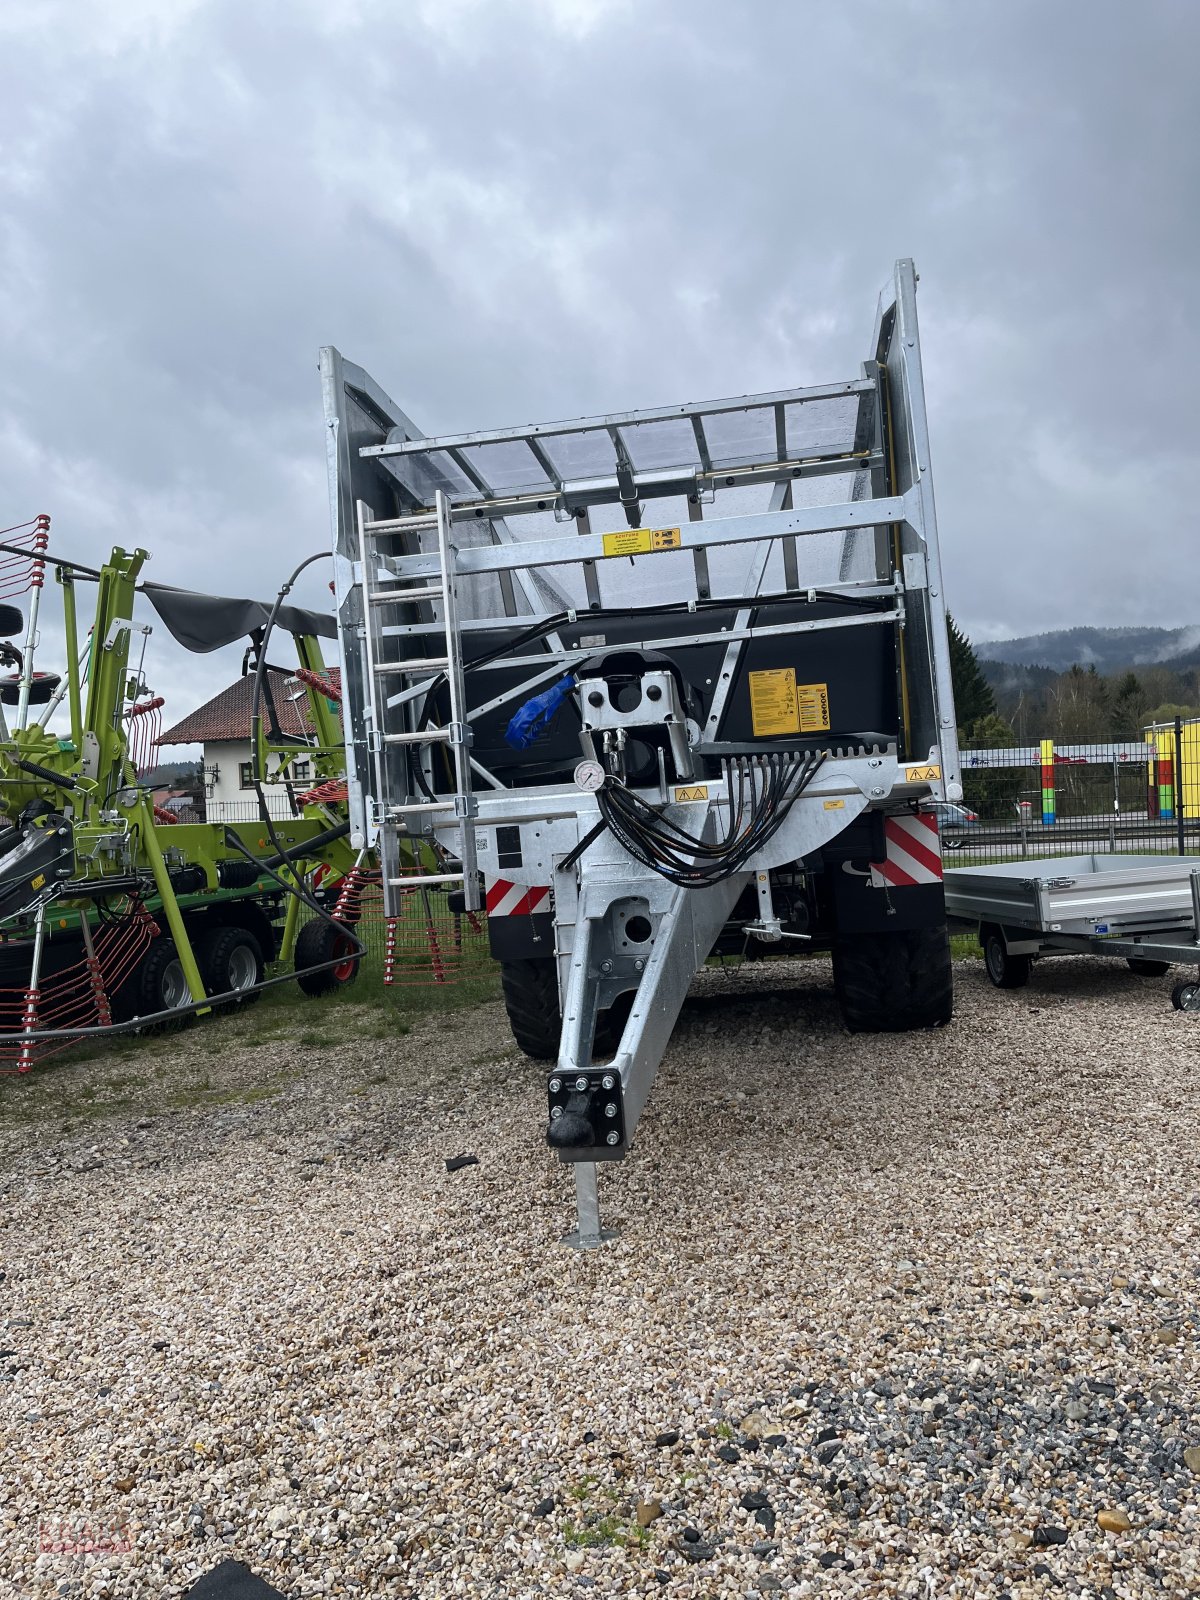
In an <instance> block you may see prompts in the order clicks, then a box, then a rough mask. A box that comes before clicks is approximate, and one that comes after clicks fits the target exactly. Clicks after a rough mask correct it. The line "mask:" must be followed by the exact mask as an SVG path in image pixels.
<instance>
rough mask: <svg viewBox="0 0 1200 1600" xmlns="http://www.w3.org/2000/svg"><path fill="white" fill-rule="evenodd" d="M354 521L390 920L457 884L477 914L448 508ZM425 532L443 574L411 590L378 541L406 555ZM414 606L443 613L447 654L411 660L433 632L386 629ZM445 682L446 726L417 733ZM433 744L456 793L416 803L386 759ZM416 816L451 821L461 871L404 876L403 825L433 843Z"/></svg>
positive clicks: (362, 513) (361, 514) (416, 753)
mask: <svg viewBox="0 0 1200 1600" xmlns="http://www.w3.org/2000/svg"><path fill="white" fill-rule="evenodd" d="M357 514H358V539H359V570H360V573H361V577H360V584H361V590H362V614H363V621H364V634H365V643H366V662H367V676H368V680H369V681H368V685H367V691H368V701H369V705H368V710H369V715H370V720H371V728H370V730H369V734H368V744H369V746H370V749H371V751H372V755H373V758H374V764H375V780H376V805H377V810H378V815H377V820H378V823H379V831H380V843H381V847H382V849H381V854H382V857H383V889H384V908H385V911H386V913H387V914H388V915H389V916H394V915H396V914H398V912H399V909H400V907H399V904H398V902H399V892H400V891H403V890H408V889H426V888H429V887H431V886H433V885H437V884H454V883H461V884H462V886H463V896H464V906H465V908H466V910H468V911H478V910H479V909H480V906H481V904H482V895H481V892H480V885H479V875H478V872H477V870H476V848H475V822H474V819H475V816H476V814H477V811H478V802H477V801H476V799H475V797H474V795H473V794H472V792H471V729H470V726H469V724H468V723H467V719H466V696H465V691H464V682H463V655H462V634H461V633H460V631H459V625H458V592H457V576H456V573H455V570H454V556H455V546H454V541H453V538H452V535H451V524H450V502H449V501H448V500H447V498H446V496H445V495H444V494H443V493H442V491H441V490H440V489H439V490H438V491H437V493H436V496H435V500H434V508H433V510H432V511H419V512H415V513H413V514H411V515H406V516H401V517H387V518H383V519H377V518H376V517H375V516H374V515H373V513H372V510H371V507H370V506H368V505H367V504H366V502H365V501H362V500H360V501H358V502H357ZM429 533H435V534H436V539H437V558H438V573H437V577H436V578H434V579H431V580H426V579H422V580H420V581H419V582H416V583H413V584H405V583H403V582H402V580H401V579H399V578H398V577H397V576H396V574H395V571H394V565H393V557H394V555H395V554H397V553H399V552H395V551H393V552H390V553H389V552H388V551H385V550H384V549H382V548H381V547H380V546H381V541H388V542H392V541H394V540H395V539H396V537H397V536H401V537H404V538H406V539H408V538H411V539H412V541H413V542H414V548H413V549H412V550H405V551H404V552H403V554H406V555H407V554H417V553H418V551H417V549H416V545H417V544H418V543H419V541H420V538H421V535H422V534H429ZM408 605H414V606H415V605H422V606H426V605H427V606H430V607H440V609H441V623H442V633H443V635H444V639H445V652H444V654H443V655H440V656H426V655H417V654H415V653H408V651H409V647H411V646H413V645H414V644H415V643H416V641H417V640H418V639H423V638H428V637H430V635H428V634H421V635H416V634H414V633H413V631H412V628H411V626H408V625H405V624H400V625H396V624H395V623H391V622H389V623H387V624H386V625H385V624H384V623H383V621H382V620H381V619H382V616H383V614H384V611H385V608H387V607H389V606H408ZM442 678H444V680H445V683H446V686H447V689H448V699H449V708H450V716H449V719H448V721H447V722H445V723H444V724H442V725H440V726H429V725H427V726H425V727H421V726H418V723H419V722H420V721H423V720H424V710H423V707H424V701H425V699H426V697H427V695H428V694H429V692H430V690H431V689H433V688H435V687H436V686H437V685H438V682H439V680H440V679H442ZM404 680H408V681H407V684H406V686H405V687H402V688H400V689H394V685H395V684H396V682H397V681H400V682H402V683H403V682H404ZM397 724H401V725H399V726H398V725H397ZM437 745H443V746H445V747H447V748H448V749H449V751H450V756H451V760H452V762H453V767H454V793H453V794H448V795H445V796H443V797H441V798H439V799H435V800H419V799H416V798H414V796H413V794H412V793H411V792H410V790H409V787H408V785H407V783H405V782H403V781H402V780H400V779H399V778H398V776H397V770H398V768H399V766H400V764H398V763H396V762H394V761H390V760H389V759H388V757H389V753H390V752H391V751H393V750H395V748H396V747H397V746H408V747H410V748H411V750H412V755H413V757H414V759H416V760H420V759H421V754H422V752H423V751H425V750H431V749H432V748H433V747H435V746H437ZM405 765H407V764H405ZM410 819H411V820H412V822H414V823H418V824H426V823H428V824H436V822H437V821H438V820H439V819H443V820H445V821H447V822H449V821H451V820H453V823H454V825H455V827H456V830H457V833H458V838H459V850H458V855H459V862H460V866H461V870H460V871H458V872H433V873H422V872H406V873H403V874H402V873H401V872H400V842H401V836H400V828H401V827H402V826H403V827H404V828H405V830H406V836H407V837H408V838H409V839H410V840H411V841H413V842H414V843H415V842H417V841H419V840H420V839H421V838H422V837H425V838H428V837H429V834H428V833H427V832H425V831H424V829H423V828H422V829H421V830H420V831H418V828H414V827H410V826H409V822H410Z"/></svg>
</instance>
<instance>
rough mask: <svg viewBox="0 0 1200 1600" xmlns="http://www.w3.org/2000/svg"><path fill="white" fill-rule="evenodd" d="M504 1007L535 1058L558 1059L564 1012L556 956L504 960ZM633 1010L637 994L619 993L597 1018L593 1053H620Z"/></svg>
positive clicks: (520, 1041) (518, 1036) (517, 1035)
mask: <svg viewBox="0 0 1200 1600" xmlns="http://www.w3.org/2000/svg"><path fill="white" fill-rule="evenodd" d="M500 984H501V987H502V988H503V990H504V1009H505V1010H506V1011H507V1012H508V1021H509V1026H510V1027H511V1029H512V1036H513V1038H514V1039H515V1040H516V1042H517V1045H518V1046H519V1047H520V1049H522V1050H523V1051H524V1052H525V1054H526V1055H527V1056H532V1057H533V1059H534V1060H535V1061H557V1060H558V1047H559V1043H560V1041H561V1039H562V1011H561V1009H560V1007H559V1003H558V972H557V970H556V967H555V962H554V957H553V956H534V957H527V958H524V959H522V960H517V961H502V962H501V963H500ZM632 1009H633V995H632V993H630V994H623V995H619V996H618V997H617V999H616V1000H615V1001H614V1002H613V1004H612V1005H611V1006H610V1007H609V1008H608V1010H607V1011H602V1012H601V1013H600V1015H599V1016H598V1017H597V1019H596V1034H595V1038H594V1039H593V1041H592V1052H593V1054H594V1055H596V1056H611V1055H615V1054H616V1050H617V1046H618V1045H619V1044H620V1042H621V1035H622V1033H623V1032H624V1031H625V1023H626V1021H627V1020H628V1017H629V1013H630V1011H631V1010H632Z"/></svg>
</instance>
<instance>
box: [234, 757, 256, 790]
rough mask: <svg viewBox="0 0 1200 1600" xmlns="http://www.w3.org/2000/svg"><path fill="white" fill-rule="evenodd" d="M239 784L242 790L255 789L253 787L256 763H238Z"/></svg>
mask: <svg viewBox="0 0 1200 1600" xmlns="http://www.w3.org/2000/svg"><path fill="white" fill-rule="evenodd" d="M238 784H239V787H240V788H243V789H253V787H254V763H253V761H239V762H238Z"/></svg>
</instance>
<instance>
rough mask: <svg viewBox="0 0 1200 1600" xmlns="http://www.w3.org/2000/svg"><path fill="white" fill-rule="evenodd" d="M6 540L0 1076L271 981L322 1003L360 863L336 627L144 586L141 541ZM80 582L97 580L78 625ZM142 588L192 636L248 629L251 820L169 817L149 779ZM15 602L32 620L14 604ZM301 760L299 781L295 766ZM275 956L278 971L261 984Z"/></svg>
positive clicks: (349, 945)
mask: <svg viewBox="0 0 1200 1600" xmlns="http://www.w3.org/2000/svg"><path fill="white" fill-rule="evenodd" d="M5 532H6V534H7V535H8V542H7V543H4V544H0V599H2V603H0V665H2V666H4V667H7V668H8V669H9V671H8V673H7V675H6V676H3V677H0V1070H9V1071H11V1070H14V1069H15V1070H17V1071H28V1070H29V1069H30V1068H31V1067H32V1066H34V1065H35V1064H36V1063H38V1062H40V1061H43V1060H45V1059H46V1058H47V1057H48V1056H50V1055H53V1054H55V1053H56V1052H57V1051H59V1050H62V1049H64V1048H65V1047H67V1046H68V1045H70V1044H71V1043H72V1042H74V1041H76V1040H78V1039H81V1038H87V1037H91V1036H95V1035H104V1034H107V1033H113V1032H121V1031H125V1030H129V1029H137V1028H152V1027H155V1026H161V1025H163V1024H164V1023H166V1022H169V1021H171V1020H181V1019H182V1018H184V1017H186V1016H187V1015H189V1014H194V1013H197V1012H203V1011H207V1010H210V1009H213V1008H215V1007H217V1006H220V1005H223V1004H230V1003H235V1002H238V1001H246V1000H248V999H250V998H251V997H253V996H255V995H257V994H258V993H259V992H261V990H262V989H264V988H265V987H268V986H269V985H271V984H274V983H279V982H285V981H291V980H292V979H295V980H297V981H298V982H299V983H300V985H301V987H302V988H303V989H305V990H306V992H308V993H312V994H316V993H323V992H326V991H327V990H329V989H332V988H335V987H336V986H338V985H339V984H343V983H349V982H350V981H352V979H353V978H354V977H355V975H356V973H357V969H358V963H359V961H360V959H361V956H362V953H363V948H364V947H363V944H362V942H361V940H360V939H359V937H358V936H357V934H356V933H355V931H354V929H355V926H356V924H357V922H358V919H359V916H360V914H361V909H362V905H361V903H362V898H363V895H364V892H365V891H367V890H368V889H369V886H370V884H371V881H372V873H371V865H372V863H371V861H370V858H369V857H368V855H367V853H366V852H365V851H364V850H363V849H361V848H359V849H357V850H356V849H355V848H354V846H352V844H351V843H350V840H349V833H350V823H349V820H348V814H347V807H346V799H345V796H346V785H345V753H344V746H343V741H342V732H341V723H340V716H339V712H338V708H337V705H336V701H337V700H338V699H340V687H339V685H338V683H337V682H336V681H335V679H334V678H333V677H331V676H330V675H329V673H328V672H327V670H326V667H325V663H324V660H323V658H322V654H321V644H320V640H321V638H322V637H325V638H330V637H336V631H335V627H334V623H333V619H332V618H331V617H323V616H321V615H320V614H318V613H314V612H308V611H303V610H300V609H298V608H295V607H291V606H286V605H284V604H283V603H282V602H283V595H282V594H281V596H280V597H279V599H278V600H277V601H276V603H275V606H274V607H273V608H271V607H268V606H265V605H263V604H261V603H260V602H257V601H251V600H234V599H228V598H224V597H214V596H206V595H197V594H192V593H189V592H187V591H184V590H178V589H170V588H167V587H165V586H162V585H155V584H149V583H144V582H142V581H141V573H142V568H143V565H144V563H145V561H146V559H147V556H146V552H145V551H142V550H134V551H132V552H127V551H125V550H121V549H116V550H113V552H112V554H111V555H110V557H109V559H108V560H107V561H106V562H105V563H104V565H103V566H102V567H100V568H99V569H93V568H89V567H85V566H83V565H81V564H80V563H78V562H74V561H67V560H62V559H60V558H58V557H56V556H54V555H51V554H50V552H49V532H50V519H49V517H46V516H40V517H38V518H36V519H35V520H34V521H33V522H31V523H27V524H23V525H21V526H20V527H19V528H16V529H8V530H5ZM50 574H52V575H53V578H54V580H55V581H56V584H57V588H58V591H59V594H60V597H61V603H62V635H63V642H64V647H65V653H66V663H67V665H66V670H65V671H64V672H63V673H62V674H61V675H60V674H57V673H53V672H41V671H37V670H35V666H34V661H35V655H36V651H37V645H38V639H39V625H40V621H41V618H40V610H41V605H42V600H43V593H44V588H45V585H46V582H47V578H48V576H49V575H50ZM81 590H83V591H84V593H90V592H93V591H94V607H93V610H92V620H91V624H90V628H89V629H88V632H87V634H86V637H83V636H81V630H80V620H79V598H80V591H81ZM139 592H140V593H141V594H143V595H144V596H145V597H146V598H147V599H148V600H149V601H150V603H151V605H152V606H153V607H154V609H155V610H156V611H157V613H158V615H159V616H160V618H161V619H162V620H163V621H164V622H165V624H166V626H167V627H168V629H169V630H170V631H171V633H172V634H173V635H174V636H175V638H176V639H178V640H179V641H180V642H181V643H183V644H184V645H186V646H188V647H189V648H192V649H198V650H205V651H207V650H211V649H215V648H217V647H218V646H220V645H222V644H227V643H231V642H233V641H235V640H237V639H240V638H248V640H249V645H250V648H249V651H248V653H247V662H248V664H249V663H252V664H253V666H254V669H255V717H254V724H253V728H254V741H255V754H256V769H257V772H258V775H259V777H258V785H257V786H258V792H259V800H260V815H259V818H258V819H257V820H253V821H249V822H240V823H207V822H184V821H178V820H176V819H175V818H174V817H173V816H172V815H171V814H170V813H168V812H165V811H162V810H159V809H158V808H157V807H156V806H155V805H154V803H153V799H152V796H151V793H150V790H149V788H148V786H147V785H146V784H145V783H143V782H142V781H141V774H142V772H144V771H145V770H146V769H147V767H149V766H150V765H151V764H152V762H153V760H154V736H155V733H156V732H157V728H158V723H159V713H160V711H161V707H162V704H163V702H162V698H161V697H160V696H157V695H155V694H154V693H153V692H152V689H151V686H150V684H149V682H148V681H147V677H146V670H145V658H146V641H147V637H148V635H149V633H150V631H151V630H150V629H149V627H147V626H145V625H143V624H140V623H137V622H135V621H134V599H135V595H136V594H137V593H139ZM285 593H286V591H285ZM23 594H24V595H27V596H28V610H27V613H26V614H23V613H22V611H21V610H20V609H19V608H18V607H17V606H16V605H14V604H12V601H13V600H14V599H15V598H17V597H19V596H21V595H23ZM273 632H274V633H276V636H278V634H279V633H289V634H290V635H291V637H292V640H293V643H294V646H295V652H296V657H297V663H298V664H297V666H295V667H294V668H292V669H291V670H290V678H291V681H292V682H293V683H294V684H295V685H296V686H297V693H298V694H302V695H303V696H304V697H306V707H305V709H306V721H307V724H308V726H309V728H310V729H311V735H310V736H309V737H307V738H298V737H296V736H295V735H286V734H284V733H283V732H282V731H281V729H280V719H279V717H278V715H277V711H276V707H275V705H274V701H273V690H272V686H271V674H270V673H268V672H267V671H266V670H265V667H266V651H267V647H268V644H269V641H270V639H271V637H272V634H273ZM22 637H23V641H24V644H23V648H20V647H18V646H17V644H15V643H14V642H13V641H14V640H15V639H17V638H22ZM60 708H62V709H61V710H60ZM56 713H58V723H59V724H61V726H57V725H56V726H54V727H52V726H51V723H52V719H54V718H55V714H56ZM272 757H274V758H275V763H276V765H275V766H274V768H273V769H271V771H270V778H269V779H268V778H267V773H268V769H269V767H270V758H272ZM300 759H303V760H304V762H306V763H307V766H306V767H305V769H304V770H305V771H306V772H307V773H309V774H310V777H309V778H308V779H307V780H306V781H305V783H304V784H303V785H301V784H299V783H297V782H295V781H294V780H293V779H292V777H291V768H292V766H293V763H295V762H296V761H298V760H300ZM268 781H269V782H272V783H275V784H280V785H282V786H283V787H284V788H285V789H286V791H287V792H288V794H289V796H290V798H291V802H292V804H291V807H290V809H291V811H292V813H293V814H292V815H291V816H290V817H287V818H286V819H284V820H280V819H277V818H272V817H271V816H270V815H269V808H268V806H267V804H266V801H265V796H264V793H263V788H262V785H263V784H264V783H265V782H268ZM301 791H303V792H301ZM317 879H320V880H321V881H322V890H321V892H320V893H317V892H315V890H314V882H315V881H316V880H317ZM276 960H279V961H281V962H282V963H284V965H285V967H286V968H287V969H288V970H287V971H286V972H285V973H284V974H283V975H282V976H275V977H267V976H266V973H265V969H266V967H267V965H268V963H270V962H272V961H276Z"/></svg>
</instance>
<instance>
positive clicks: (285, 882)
mask: <svg viewBox="0 0 1200 1600" xmlns="http://www.w3.org/2000/svg"><path fill="white" fill-rule="evenodd" d="M332 559H333V552H332V551H330V550H318V551H317V552H316V554H315V555H311V556H306V557H305V558H304V560H303V561H302V562H301V563H300V565H299V566H298V567H297V568H296V570H295V571H294V572H293V573H292V575H291V577H290V578H289V579H288V580H287V582H286V583H285V584H284V585H283V587H282V588H281V589H280V591H279V593H278V594H277V595H276V596H275V604H274V605H273V606H272V607H271V612H270V615H269V616H268V617H267V621H266V626H265V627H264V629H263V634H262V643H261V645H260V646H259V651H258V661H257V663H256V665H255V669H254V689H253V692H252V694H251V698H250V727H251V731H252V732H253V733H254V734H255V736H256V737H257V732H258V728H259V725H260V721H261V716H262V710H261V708H262V690H263V681H264V678H265V675H266V666H267V648H268V646H269V645H270V642H271V634H272V633H273V632H274V631H275V621H276V618H277V617H278V616H279V613H280V610H281V609H282V607H283V602H284V601H285V600H286V599H287V597H288V595H289V594H290V593H291V592H292V589H293V587H294V586H295V583H296V580H297V578H299V576H300V574H301V573H302V572H303V571H304V570H305V569H306V568H307V567H311V566H312V565H313V563H314V562H317V561H326V560H332ZM250 768H251V773H250V776H251V781H252V783H253V785H254V792H255V794H256V795H257V797H258V810H259V820H260V821H261V822H262V824H263V826H264V827H265V828H266V830H267V834H268V836H269V838H270V840H271V843H272V844H273V845H274V846H275V852H276V853H275V856H274V858H273V860H274V862H275V863H276V864H282V863H283V862H285V861H287V862H289V863H290V861H291V860H292V859H293V858H292V856H291V855H290V854H289V852H288V850H287V847H286V846H285V845H284V844H283V842H282V840H281V839H280V837H279V834H278V833H277V832H276V830H275V823H274V820H273V819H272V817H271V813H270V811H269V809H268V807H267V797H266V794H265V793H264V792H263V786H262V780H261V779H260V778H259V776H258V773H257V772H256V771H255V770H254V768H255V763H254V762H253V761H252V762H251V763H250ZM349 832H350V823H349V820H347V822H346V827H345V833H341V834H339V835H338V837H341V838H344V837H345V834H348V833H349ZM229 842H231V843H233V844H234V846H235V848H237V849H239V850H240V851H241V852H242V854H243V855H245V856H246V858H247V859H248V860H250V861H253V862H254V863H255V865H262V866H263V867H264V868H265V870H266V871H267V872H269V873H270V875H271V877H273V878H274V879H275V881H276V883H278V884H279V885H280V886H281V887H282V888H284V889H285V890H286V891H287V892H288V894H291V895H294V896H295V897H296V899H297V900H299V901H300V902H301V904H302V905H306V906H307V907H308V908H309V910H310V911H315V912H316V914H317V916H319V917H322V918H323V919H324V920H325V921H326V922H328V923H329V924H330V926H331V927H334V928H337V929H338V930H339V932H341V933H344V934H345V935H346V937H347V938H349V939H352V940H353V941H354V943H355V945H356V946H357V947H358V948H357V950H356V951H355V952H354V953H355V954H356V955H358V956H359V957H362V956H364V955H365V954H366V952H367V947H366V945H365V944H364V943H363V941H362V940H361V939H360V938H359V936H358V934H357V933H355V932H354V931H353V929H351V928H348V927H346V925H345V923H342V922H339V921H338V920H337V918H336V917H334V916H332V915H331V914H330V912H329V911H327V910H326V909H325V907H324V906H323V905H321V904H320V903H319V902H318V901H317V900H316V899H315V898H314V897H313V896H312V895H310V894H309V893H308V891H307V890H305V889H302V888H301V887H300V884H299V883H298V882H296V881H294V880H292V879H285V878H281V877H280V875H279V874H278V872H276V871H275V870H274V866H268V865H267V863H266V862H265V861H260V858H259V857H258V856H256V855H254V853H253V852H252V851H251V850H248V849H247V848H246V847H245V845H243V844H242V841H241V840H240V839H238V838H237V836H236V835H231V836H229ZM325 842H329V841H328V840H326V841H325ZM313 843H315V841H313ZM308 848H309V849H311V848H312V844H311V843H310V845H309V846H308ZM301 853H303V852H301ZM345 959H346V957H345V956H344V955H343V956H341V957H340V958H339V959H338V960H336V961H325V962H321V963H320V965H318V966H314V967H306V968H305V969H304V970H305V971H306V972H323V971H325V969H326V968H327V967H333V966H338V965H340V964H341V962H342V961H345Z"/></svg>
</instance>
